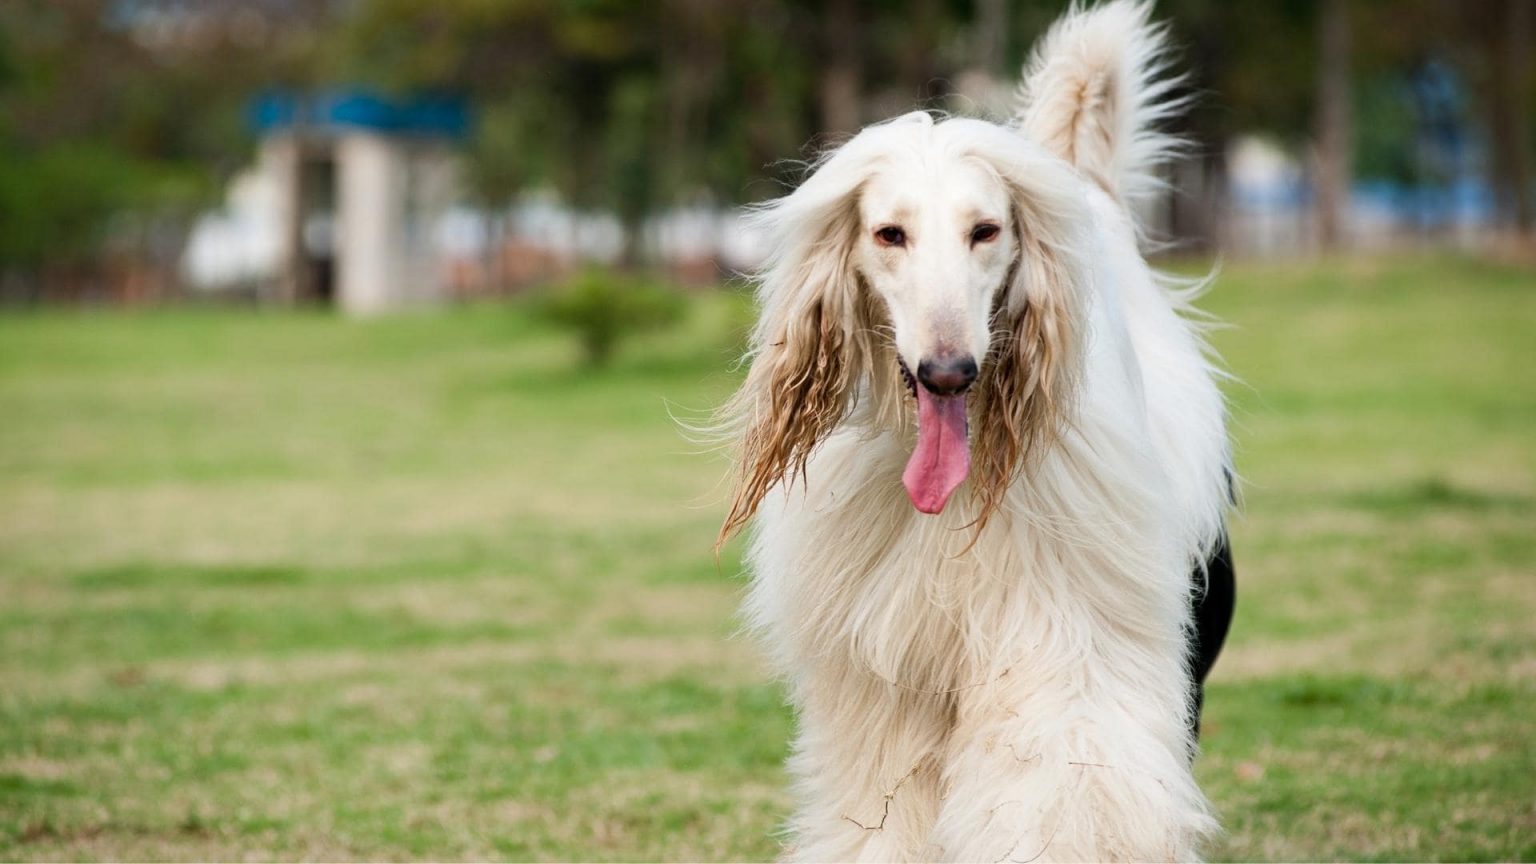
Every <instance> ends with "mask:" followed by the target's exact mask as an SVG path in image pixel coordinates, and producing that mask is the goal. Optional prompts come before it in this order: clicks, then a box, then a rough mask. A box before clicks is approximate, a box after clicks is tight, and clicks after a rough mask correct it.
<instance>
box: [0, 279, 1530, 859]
mask: <svg viewBox="0 0 1536 864" xmlns="http://www.w3.org/2000/svg"><path fill="white" fill-rule="evenodd" d="M1533 282H1536V278H1533V277H1532V276H1531V274H1529V273H1522V272H1518V271H1513V270H1503V269H1497V268H1491V267H1487V266H1484V265H1479V264H1476V263H1473V262H1467V261H1461V260H1452V259H1423V260H1410V261H1405V262H1379V261H1378V262H1338V263H1335V264H1332V265H1329V266H1325V267H1293V266H1287V267H1278V266H1276V267H1264V268H1260V267H1241V268H1232V269H1231V271H1230V272H1229V273H1228V274H1227V275H1226V276H1225V277H1224V278H1223V279H1222V280H1221V281H1220V282H1219V283H1218V286H1217V288H1216V290H1215V292H1214V293H1213V294H1212V296H1211V298H1210V303H1209V305H1210V306H1211V307H1212V308H1213V309H1214V310H1215V311H1216V312H1218V313H1219V314H1220V315H1221V316H1223V317H1224V318H1226V319H1227V320H1229V321H1230V322H1232V323H1233V325H1234V327H1233V328H1232V329H1229V330H1225V331H1222V332H1219V333H1217V334H1216V337H1215V338H1216V342H1217V343H1218V345H1219V346H1220V348H1221V349H1222V350H1223V352H1224V353H1225V355H1226V357H1227V360H1228V362H1229V364H1230V365H1231V367H1232V368H1233V369H1234V371H1235V372H1236V373H1237V374H1238V375H1239V376H1240V377H1241V378H1242V379H1243V381H1244V382H1245V383H1244V384H1242V385H1234V386H1233V387H1232V388H1231V390H1230V392H1231V394H1232V397H1233V400H1234V410H1235V415H1236V418H1237V437H1238V441H1239V459H1240V465H1241V468H1242V471H1243V473H1244V475H1245V476H1246V478H1247V506H1246V513H1245V515H1244V516H1243V517H1241V518H1240V519H1239V520H1238V521H1237V523H1236V524H1235V526H1234V527H1235V532H1236V550H1237V555H1238V570H1239V580H1240V585H1239V588H1240V608H1239V617H1238V620H1237V622H1236V629H1235V631H1234V634H1233V637H1232V643H1231V646H1230V649H1229V653H1228V655H1227V656H1226V657H1225V658H1223V660H1222V662H1221V663H1220V664H1219V665H1218V667H1217V671H1216V677H1215V680H1214V682H1213V685H1212V687H1211V691H1210V694H1209V697H1208V700H1207V710H1208V715H1207V717H1208V727H1207V728H1208V735H1207V738H1206V741H1205V745H1206V753H1205V755H1204V756H1203V757H1202V759H1201V762H1200V765H1199V771H1200V775H1201V778H1202V780H1203V782H1204V783H1205V785H1206V787H1207V789H1208V790H1209V791H1210V793H1211V796H1212V798H1213V800H1214V801H1215V802H1216V804H1217V806H1218V808H1219V809H1220V810H1221V813H1222V816H1223V820H1224V822H1225V824H1226V825H1227V828H1228V831H1229V833H1228V836H1227V837H1226V838H1225V840H1224V841H1223V842H1222V845H1221V846H1219V847H1218V848H1217V849H1215V850H1213V851H1214V853H1215V855H1216V856H1217V857H1224V858H1259V859H1295V858H1303V859H1316V858H1346V859H1399V858H1415V859H1429V858H1434V859H1492V858H1505V859H1509V858H1525V859H1530V858H1536V803H1533V802H1536V779H1533V778H1536V752H1533V746H1536V745H1533V743H1532V741H1533V740H1536V735H1533V733H1536V721H1532V720H1531V719H1530V718H1532V717H1536V537H1533V531H1532V529H1533V527H1536V445H1533V441H1536V367H1533V365H1532V362H1531V361H1532V359H1533V355H1532V350H1531V345H1532V337H1533V334H1536V290H1533V288H1532V285H1533ZM741 321H742V314H741V304H740V302H739V301H738V300H737V299H735V298H728V297H723V296H717V297H711V298H702V299H700V300H699V302H697V303H696V304H694V314H693V316H692V318H691V319H690V321H689V323H688V325H687V326H686V327H685V328H684V330H683V331H682V332H679V333H672V334H667V335H665V336H661V337H658V338H655V339H651V340H648V341H646V342H642V343H636V344H635V345H633V346H631V347H630V348H629V349H628V350H627V351H626V352H625V353H624V354H623V355H622V356H621V357H620V358H619V361H618V362H617V363H616V365H615V367H614V368H613V369H611V370H609V371H606V372H603V373H597V374H582V373H581V372H579V371H578V365H577V363H576V362H575V361H576V352H575V347H574V346H573V345H570V344H568V343H567V342H566V341H564V340H563V339H562V338H561V337H560V336H558V335H557V334H552V333H549V332H545V331H544V330H542V329H540V328H539V327H538V326H536V325H534V324H533V323H531V322H530V321H529V320H528V318H527V317H526V316H525V315H524V314H522V312H521V311H520V310H518V309H517V308H515V307H481V308H472V309H459V310H454V311H451V312H447V313H443V314H437V315H423V316H416V317H406V318H399V319H392V320H384V321H376V322H368V323H355V322H345V321H340V320H336V319H333V318H330V317H328V316H323V315H308V314H306V315H282V316H279V315H259V314H247V313H236V312H160V313H153V314H134V315H104V314H42V315H22V316H13V317H10V318H4V319H0V596H3V597H4V602H3V603H0V858H7V859H10V858H25V859H172V860H197V859H210V858H217V859H246V858H251V859H268V858H320V859H338V860H340V859H378V858H387V859H480V858H511V859H590V860H616V859H663V860H696V859H761V858H768V857H771V856H773V855H774V854H775V853H776V851H777V845H776V841H775V839H774V837H773V834H772V832H773V831H774V829H775V827H776V825H777V823H778V820H780V819H781V818H782V817H783V815H784V812H785V808H786V805H787V801H786V797H785V794H784V791H783V776H782V771H781V768H780V763H781V760H782V758H783V756H784V754H785V746H786V740H787V736H788V733H789V728H790V717H789V716H788V712H787V711H786V709H785V708H784V706H783V704H782V695H781V693H780V691H779V689H778V688H777V687H776V686H775V685H774V684H773V683H772V682H771V681H769V680H768V679H767V677H766V675H765V674H764V673H763V671H762V670H761V668H760V666H759V664H758V662H757V660H756V657H755V655H754V652H753V650H752V648H751V646H750V645H748V644H745V643H744V642H743V641H742V640H740V639H735V638H733V637H732V633H733V631H734V627H735V624H734V621H733V619H732V613H733V610H734V607H735V604H736V597H737V594H738V593H739V590H740V587H741V583H740V581H739V578H738V576H737V573H736V571H737V566H736V559H735V551H734V549H730V550H727V554H726V555H725V556H724V557H723V559H722V562H721V563H720V564H719V565H718V566H717V564H716V562H715V561H714V559H713V557H712V554H711V550H710V545H711V543H712V541H713V537H714V529H715V527H716V525H717V522H718V519H719V516H720V513H721V501H720V497H721V489H720V488H719V486H718V484H717V481H718V479H719V477H720V475H721V472H722V470H723V466H722V464H721V463H720V461H719V460H718V459H717V458H714V457H710V456H705V455H698V454H694V453H691V452H690V450H691V448H690V447H689V445H687V444H686V443H685V442H683V441H682V439H681V438H680V437H679V436H678V435H677V434H676V431H675V429H674V428H673V426H672V425H671V423H670V421H669V420H668V417H667V404H668V403H669V402H670V403H671V404H673V405H680V406H683V407H685V408H686V407H692V408H699V407H704V406H707V405H709V404H712V403H713V402H715V401H716V400H718V399H719V398H721V397H722V396H723V395H724V394H725V393H726V392H727V391H728V389H729V388H730V386H731V384H732V382H733V381H734V378H733V376H732V373H730V372H729V371H728V364H729V360H730V357H731V354H732V350H733V338H734V337H733V334H732V332H731V330H732V326H733V325H736V324H739V323H740V322H741Z"/></svg>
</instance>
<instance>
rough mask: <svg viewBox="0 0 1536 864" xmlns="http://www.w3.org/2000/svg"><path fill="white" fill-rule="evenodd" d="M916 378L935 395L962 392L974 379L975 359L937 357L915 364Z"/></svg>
mask: <svg viewBox="0 0 1536 864" xmlns="http://www.w3.org/2000/svg"><path fill="white" fill-rule="evenodd" d="M917 380H918V381H921V382H922V384H923V387H924V388H925V389H927V390H928V392H929V393H932V394H934V395H935V396H953V395H955V394H957V393H964V392H965V391H966V389H967V388H968V387H970V386H971V383H972V382H974V381H975V380H976V361H975V360H974V359H972V358H971V357H938V358H934V359H931V360H924V361H922V362H921V363H919V364H917Z"/></svg>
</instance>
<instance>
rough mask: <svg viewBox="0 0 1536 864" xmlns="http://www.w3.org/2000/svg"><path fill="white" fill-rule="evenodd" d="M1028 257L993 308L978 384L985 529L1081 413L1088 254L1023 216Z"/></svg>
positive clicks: (976, 471)
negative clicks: (989, 342) (1035, 462)
mask: <svg viewBox="0 0 1536 864" xmlns="http://www.w3.org/2000/svg"><path fill="white" fill-rule="evenodd" d="M1020 221H1021V223H1022V230H1021V231H1020V232H1019V235H1020V258H1019V263H1018V266H1017V269H1016V271H1015V274H1014V278H1013V280H1012V283H1011V284H1010V285H1009V287H1008V289H1007V291H1006V293H1005V294H1004V295H1003V296H1002V297H1001V298H1000V301H999V303H998V305H997V308H996V309H995V310H994V311H993V315H992V329H993V338H992V348H991V351H990V352H989V357H988V360H987V363H986V364H985V366H984V370H983V380H982V381H981V382H980V383H981V386H980V387H979V389H978V392H977V404H976V416H977V417H978V419H979V422H978V424H977V433H976V436H975V440H974V441H973V442H972V450H973V453H974V456H973V463H972V469H971V476H972V477H974V478H975V481H974V483H975V486H974V488H975V494H976V498H977V503H978V505H979V508H978V515H977V518H976V522H975V525H976V529H977V534H978V536H979V534H980V530H981V528H983V527H985V525H986V523H987V521H988V520H989V519H990V518H991V517H992V515H993V514H994V513H995V512H996V511H997V510H998V508H1000V507H1002V506H1003V504H1004V499H1005V497H1006V496H1007V493H1008V488H1009V487H1010V486H1012V485H1013V482H1014V481H1015V480H1016V479H1017V478H1018V477H1019V476H1020V475H1021V474H1022V473H1024V472H1025V471H1027V470H1028V468H1029V466H1030V465H1031V462H1032V460H1033V459H1035V458H1037V456H1038V454H1040V453H1042V452H1045V451H1046V450H1047V449H1049V447H1050V445H1051V443H1052V442H1053V441H1054V440H1055V439H1056V437H1057V436H1058V435H1060V434H1061V433H1062V431H1063V429H1064V427H1065V425H1066V424H1067V423H1069V422H1070V420H1071V417H1072V415H1073V413H1074V409H1075V405H1074V404H1073V395H1074V394H1075V393H1076V392H1077V379H1078V376H1079V374H1080V372H1079V370H1080V367H1081V365H1082V364H1081V359H1080V355H1081V351H1082V327H1083V325H1082V316H1083V310H1082V308H1081V295H1082V292H1083V290H1084V288H1085V287H1086V286H1085V280H1086V278H1087V269H1086V266H1085V262H1084V261H1083V260H1082V259H1081V257H1080V252H1079V250H1078V249H1077V244H1076V242H1075V240H1074V238H1071V237H1070V236H1061V235H1057V234H1055V233H1054V232H1051V231H1050V230H1048V228H1047V227H1046V226H1044V225H1043V224H1042V223H1040V222H1038V221H1036V222H1035V223H1034V224H1031V221H1030V218H1029V216H1028V215H1027V214H1026V215H1023V216H1021V219H1020Z"/></svg>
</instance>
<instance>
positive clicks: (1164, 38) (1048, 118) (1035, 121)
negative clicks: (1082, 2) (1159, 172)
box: [1018, 0, 1187, 204]
mask: <svg viewBox="0 0 1536 864" xmlns="http://www.w3.org/2000/svg"><path fill="white" fill-rule="evenodd" d="M1151 12H1152V4H1151V2H1148V0H1112V2H1108V3H1103V4H1101V5H1098V6H1095V7H1093V8H1091V9H1086V10H1085V9H1082V8H1080V7H1076V6H1074V7H1073V9H1072V10H1071V11H1070V12H1068V13H1067V14H1066V15H1065V16H1064V17H1062V18H1061V19H1060V20H1059V21H1057V22H1056V23H1055V24H1054V25H1052V27H1051V29H1050V31H1049V32H1048V33H1046V35H1045V37H1044V38H1043V39H1041V40H1040V42H1039V43H1038V44H1037V45H1036V46H1035V52H1034V54H1033V56H1032V57H1031V58H1030V60H1029V62H1028V63H1027V64H1026V66H1025V69H1024V82H1023V85H1022V87H1021V96H1022V99H1021V105H1020V107H1019V114H1018V125H1019V129H1020V130H1021V131H1022V132H1023V133H1024V134H1025V135H1027V136H1028V137H1029V138H1031V139H1032V140H1034V141H1035V142H1036V143H1038V144H1040V145H1042V146H1044V147H1045V148H1046V149H1048V150H1050V151H1051V152H1053V153H1055V154H1056V155H1058V156H1060V157H1061V158H1063V159H1065V160H1067V161H1068V162H1071V163H1072V164H1073V165H1076V166H1077V168H1078V170H1079V171H1081V172H1082V173H1083V174H1084V175H1085V176H1087V177H1089V178H1090V179H1092V180H1093V181H1094V182H1096V183H1098V184H1099V185H1100V186H1102V187H1104V190H1105V191H1107V192H1108V193H1109V194H1110V195H1111V196H1113V197H1115V198H1117V199H1119V200H1120V201H1121V202H1123V203H1126V204H1130V203H1131V202H1133V201H1135V200H1137V199H1138V198H1140V197H1142V196H1145V195H1147V194H1148V193H1150V192H1152V191H1154V190H1155V189H1157V187H1158V186H1159V185H1160V184H1159V180H1158V179H1157V177H1156V174H1155V171H1156V169H1157V167H1158V166H1159V165H1161V164H1162V163H1163V162H1165V161H1167V160H1168V159H1169V158H1171V157H1172V156H1175V155H1177V154H1178V152H1179V150H1180V145H1181V141H1180V140H1179V139H1178V138H1175V137H1173V136H1171V135H1168V134H1166V133H1163V132H1160V131H1158V129H1157V127H1158V126H1159V125H1160V124H1162V123H1163V121H1165V120H1166V119H1167V118H1169V117H1170V116H1172V115H1174V114H1176V113H1178V112H1179V111H1180V110H1181V109H1183V108H1184V107H1185V104H1186V102H1187V99H1186V98H1184V97H1180V96H1175V95H1173V91H1174V89H1175V88H1176V87H1177V86H1178V85H1179V84H1180V79H1178V78H1176V77H1171V76H1169V75H1168V74H1167V72H1168V65H1167V61H1166V59H1165V55H1166V53H1167V48H1168V35H1167V28H1166V27H1165V26H1163V25H1158V24H1153V23H1152V21H1151Z"/></svg>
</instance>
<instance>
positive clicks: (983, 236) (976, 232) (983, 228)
mask: <svg viewBox="0 0 1536 864" xmlns="http://www.w3.org/2000/svg"><path fill="white" fill-rule="evenodd" d="M1001 232H1002V229H1000V228H998V227H997V226H996V225H993V224H992V223H991V222H983V223H981V224H980V225H977V226H976V227H975V228H972V229H971V245H973V246H974V245H975V244H977V243H990V242H992V241H993V240H996V239H997V235H998V234H1000V233H1001Z"/></svg>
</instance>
